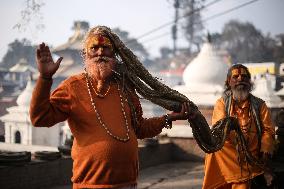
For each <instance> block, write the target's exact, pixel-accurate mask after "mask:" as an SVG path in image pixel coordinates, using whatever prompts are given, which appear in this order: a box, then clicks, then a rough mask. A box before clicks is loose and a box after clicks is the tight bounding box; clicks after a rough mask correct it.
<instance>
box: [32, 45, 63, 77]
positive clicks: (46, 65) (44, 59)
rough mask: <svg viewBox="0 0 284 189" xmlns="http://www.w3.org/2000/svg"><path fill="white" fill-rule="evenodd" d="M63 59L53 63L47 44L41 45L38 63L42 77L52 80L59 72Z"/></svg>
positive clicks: (38, 49) (37, 56) (37, 58)
mask: <svg viewBox="0 0 284 189" xmlns="http://www.w3.org/2000/svg"><path fill="white" fill-rule="evenodd" d="M62 59H63V57H60V58H59V59H58V60H57V61H56V62H54V61H53V58H52V56H51V52H50V49H49V47H48V46H46V45H45V43H41V44H40V45H39V46H38V48H37V50H36V63H37V67H38V71H39V73H40V76H41V77H43V78H48V79H50V78H52V76H53V74H55V72H56V71H57V70H58V68H59V65H60V63H61V61H62Z"/></svg>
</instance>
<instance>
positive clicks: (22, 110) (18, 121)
mask: <svg viewBox="0 0 284 189" xmlns="http://www.w3.org/2000/svg"><path fill="white" fill-rule="evenodd" d="M33 88H34V82H33V81H28V83H27V86H26V88H25V89H24V91H23V92H22V93H21V94H20V95H19V96H18V98H17V101H16V102H17V105H16V106H12V107H10V108H8V109H7V111H8V113H7V114H5V115H4V116H2V117H0V120H1V121H2V122H4V126H5V143H10V144H15V143H18V144H24V145H45V146H54V147H57V146H58V145H59V144H60V137H61V136H60V125H62V124H61V123H60V124H58V125H59V126H53V127H51V128H36V127H33V126H32V124H31V121H30V116H29V106H30V100H31V95H32V91H33Z"/></svg>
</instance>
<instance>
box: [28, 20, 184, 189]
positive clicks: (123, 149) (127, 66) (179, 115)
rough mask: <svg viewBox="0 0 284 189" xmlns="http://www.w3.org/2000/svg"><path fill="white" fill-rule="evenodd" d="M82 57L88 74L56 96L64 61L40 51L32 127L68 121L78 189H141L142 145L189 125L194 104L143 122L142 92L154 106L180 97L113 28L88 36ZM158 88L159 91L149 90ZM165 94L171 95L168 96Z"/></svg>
mask: <svg viewBox="0 0 284 189" xmlns="http://www.w3.org/2000/svg"><path fill="white" fill-rule="evenodd" d="M82 56H83V60H84V65H85V69H84V71H83V72H82V73H80V74H77V75H73V76H71V77H69V78H67V79H66V80H65V81H63V82H62V83H61V84H60V85H59V86H58V87H57V88H56V89H55V90H54V91H53V92H52V93H50V89H51V85H52V77H53V75H54V74H55V73H56V71H57V69H58V67H59V65H60V62H61V60H62V57H61V58H59V59H58V60H57V61H56V62H54V61H53V59H52V56H51V52H50V49H49V47H48V46H47V45H46V44H45V43H42V44H40V45H39V47H38V49H37V52H36V60H37V66H38V70H39V73H40V77H39V79H38V80H37V83H36V86H35V89H34V92H33V95H32V100H31V105H30V117H31V121H32V123H33V125H34V126H37V127H51V126H53V125H55V124H56V123H58V122H62V121H65V120H67V121H68V125H69V127H70V130H71V132H72V134H73V136H74V142H73V146H72V152H71V156H72V159H73V177H72V182H73V188H76V189H77V188H104V189H107V188H117V189H135V188H137V177H138V171H139V161H138V142H137V139H143V138H150V137H154V136H156V135H158V134H159V133H160V132H161V131H162V129H163V128H164V127H166V128H171V123H172V121H175V120H186V119H188V116H189V112H190V109H189V102H184V101H183V102H182V103H181V109H180V110H179V111H178V112H172V113H169V114H166V115H163V116H160V117H153V118H149V119H146V118H143V111H142V108H141V104H140V102H139V97H138V95H137V94H136V90H138V91H140V93H142V96H143V95H144V96H146V97H145V98H148V99H150V100H152V101H154V102H158V101H159V100H160V99H162V98H163V97H167V98H170V96H172V95H173V94H174V93H173V92H171V89H170V88H167V87H165V86H164V85H162V84H160V83H159V82H158V81H157V80H155V79H154V78H153V77H152V76H151V75H150V74H149V73H148V72H147V70H146V69H145V68H144V67H143V66H142V63H141V62H140V61H139V60H138V58H137V57H136V56H135V55H134V54H133V53H132V51H131V50H130V49H128V48H127V47H126V46H125V44H124V43H123V42H122V41H121V40H120V39H119V37H118V36H117V35H116V34H115V33H113V32H112V31H111V29H110V28H108V27H105V26H97V27H94V28H92V29H91V30H90V31H89V32H88V33H87V34H86V37H85V40H84V41H83V49H82ZM146 75H147V76H146ZM145 78H146V79H148V80H147V81H149V80H150V81H151V83H149V82H148V83H147V81H146V79H145ZM140 79H141V80H142V79H145V83H144V82H142V81H141V80H140ZM153 83H154V84H155V90H153V89H149V90H148V88H147V87H148V86H150V85H152V86H154V85H153ZM164 88H166V89H167V90H169V91H170V92H171V93H169V95H168V96H167V95H166V93H165V90H164ZM153 93H156V94H154V95H153ZM160 93H161V94H160ZM164 102H167V101H164ZM165 104H167V103H165Z"/></svg>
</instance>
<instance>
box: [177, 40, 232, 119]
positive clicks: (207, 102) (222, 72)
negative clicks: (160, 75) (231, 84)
mask: <svg viewBox="0 0 284 189" xmlns="http://www.w3.org/2000/svg"><path fill="white" fill-rule="evenodd" d="M228 68H229V62H227V61H226V58H225V57H224V56H223V55H222V54H220V51H218V50H217V49H215V48H214V46H213V45H212V44H211V43H210V42H209V41H208V42H206V43H204V45H203V46H202V48H201V51H200V53H199V54H198V55H197V56H196V58H194V59H193V60H192V61H191V62H190V63H189V64H188V65H187V67H186V68H185V70H184V72H183V80H184V83H185V84H184V85H178V86H175V87H174V89H175V90H177V91H179V92H180V93H182V94H184V95H186V96H187V97H188V99H189V100H191V101H192V102H194V103H195V104H196V105H197V106H198V107H199V109H200V111H201V112H202V114H203V115H204V116H205V118H206V120H207V122H208V123H209V124H211V117H212V111H213V107H214V104H215V102H216V100H217V99H218V98H220V97H221V95H222V92H223V90H224V83H225V79H226V74H227V71H228Z"/></svg>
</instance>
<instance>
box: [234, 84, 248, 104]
mask: <svg viewBox="0 0 284 189" xmlns="http://www.w3.org/2000/svg"><path fill="white" fill-rule="evenodd" d="M232 94H233V98H234V100H236V101H238V102H242V101H244V100H246V99H247V98H248V96H249V90H248V89H247V88H246V87H243V86H237V87H236V88H234V89H232Z"/></svg>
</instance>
